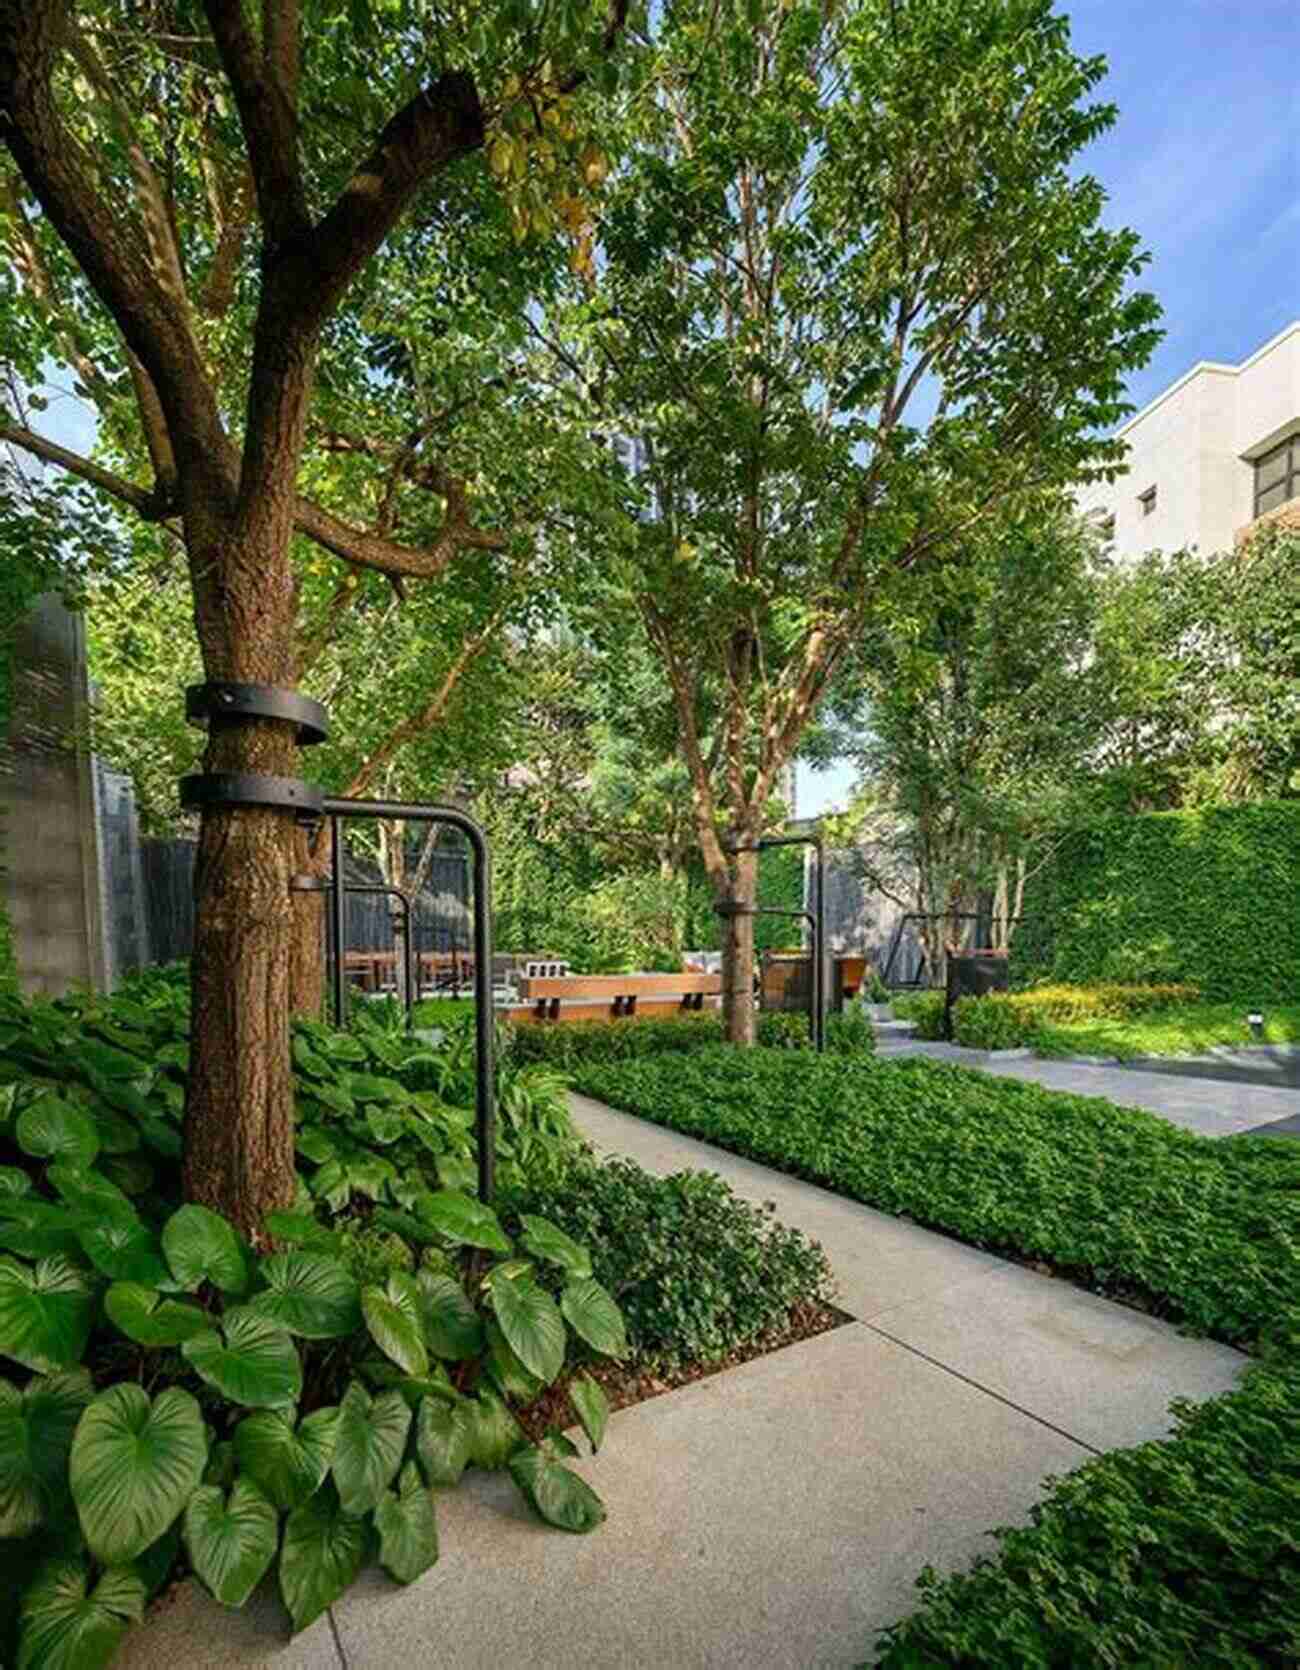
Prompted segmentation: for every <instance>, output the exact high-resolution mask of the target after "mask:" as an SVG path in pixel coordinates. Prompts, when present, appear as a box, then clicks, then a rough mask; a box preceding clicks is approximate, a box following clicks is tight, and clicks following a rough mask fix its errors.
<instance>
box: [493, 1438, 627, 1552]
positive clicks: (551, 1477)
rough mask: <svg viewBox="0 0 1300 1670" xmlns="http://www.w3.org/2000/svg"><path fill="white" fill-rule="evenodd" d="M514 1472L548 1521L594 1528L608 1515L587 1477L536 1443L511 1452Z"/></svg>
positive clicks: (562, 1526)
mask: <svg viewBox="0 0 1300 1670" xmlns="http://www.w3.org/2000/svg"><path fill="white" fill-rule="evenodd" d="M510 1476H511V1478H512V1479H513V1480H514V1481H515V1483H516V1484H517V1485H518V1486H519V1488H520V1490H521V1491H522V1492H523V1494H524V1497H525V1499H526V1500H527V1501H528V1502H530V1503H531V1504H532V1506H533V1507H534V1508H535V1509H536V1510H537V1512H538V1513H539V1514H540V1515H541V1517H542V1518H543V1519H544V1520H545V1521H546V1523H547V1524H548V1525H558V1526H559V1528H560V1529H561V1530H562V1531H577V1532H584V1531H594V1530H595V1529H596V1527H597V1525H599V1524H600V1523H601V1521H602V1520H603V1519H604V1517H605V1505H604V1503H603V1502H602V1501H601V1499H600V1497H599V1496H597V1494H596V1492H595V1491H594V1490H593V1489H592V1488H591V1486H590V1485H589V1484H588V1483H587V1481H586V1480H585V1479H580V1478H579V1477H578V1475H577V1474H576V1473H575V1472H573V1471H572V1470H571V1469H570V1468H568V1467H564V1466H561V1464H560V1463H559V1462H558V1461H552V1460H551V1459H550V1458H549V1457H548V1456H547V1455H546V1454H545V1453H544V1452H543V1451H542V1450H540V1449H538V1447H537V1446H536V1445H535V1444H529V1445H528V1446H527V1448H526V1449H521V1450H516V1451H515V1453H514V1455H512V1456H511V1458H510Z"/></svg>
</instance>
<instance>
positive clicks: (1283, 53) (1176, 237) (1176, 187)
mask: <svg viewBox="0 0 1300 1670" xmlns="http://www.w3.org/2000/svg"><path fill="white" fill-rule="evenodd" d="M1063 9H1064V10H1065V11H1067V12H1068V13H1069V15H1070V18H1071V21H1072V34H1073V39H1074V47H1075V50H1076V51H1077V52H1079V53H1081V54H1082V55H1084V56H1086V57H1091V56H1092V55H1093V54H1095V53H1101V54H1102V55H1104V57H1105V58H1106V59H1107V61H1108V63H1109V65H1110V74H1109V75H1108V77H1107V79H1106V80H1105V81H1104V82H1103V83H1102V86H1101V88H1100V89H1099V91H1098V95H1097V96H1098V97H1100V98H1102V99H1104V100H1106V101H1107V102H1110V103H1113V104H1117V105H1118V106H1119V117H1118V119H1117V121H1116V123H1115V125H1114V127H1112V128H1111V130H1110V132H1109V133H1107V134H1106V135H1105V136H1104V137H1103V138H1102V139H1100V140H1099V141H1098V142H1097V144H1096V145H1094V146H1093V147H1092V149H1091V150H1090V151H1088V152H1087V153H1085V155H1084V157H1083V158H1082V159H1081V160H1082V165H1083V166H1084V167H1085V168H1086V169H1087V170H1088V171H1089V172H1090V173H1092V174H1095V175H1096V177H1097V178H1098V179H1099V180H1100V181H1101V182H1102V184H1103V185H1104V186H1105V187H1106V190H1107V192H1108V194H1109V197H1110V202H1109V205H1108V207H1107V211H1106V221H1107V223H1108V224H1109V225H1112V226H1132V227H1134V228H1135V229H1136V230H1137V231H1138V232H1139V233H1140V234H1141V236H1142V239H1143V242H1144V243H1145V245H1146V247H1147V248H1148V249H1149V250H1150V252H1151V255H1152V260H1151V264H1150V265H1149V266H1148V267H1147V269H1146V272H1145V274H1144V275H1143V278H1142V281H1141V282H1142V287H1143V288H1144V289H1147V290H1152V291H1154V292H1155V294H1156V295H1157V296H1158V297H1159V299H1160V302H1161V305H1162V306H1163V308H1164V310H1165V317H1164V328H1165V331H1166V333H1167V334H1166V336H1165V340H1164V341H1163V342H1162V343H1161V345H1160V347H1159V348H1158V349H1157V350H1156V353H1155V355H1154V357H1153V358H1152V360H1151V362H1150V363H1149V364H1148V365H1147V366H1146V367H1145V368H1144V369H1143V370H1142V371H1140V372H1138V373H1137V374H1136V375H1135V376H1134V377H1133V378H1132V379H1131V381H1130V384H1129V398H1130V399H1131V400H1132V401H1133V403H1134V405H1136V406H1139V407H1141V406H1144V405H1145V404H1146V403H1147V402H1148V401H1149V400H1150V399H1151V398H1152V397H1153V396H1154V395H1156V394H1158V393H1159V392H1160V390H1161V389H1163V388H1166V387H1167V386H1168V385H1169V384H1170V383H1172V382H1173V381H1174V380H1175V379H1176V378H1178V377H1180V376H1182V374H1183V372H1185V371H1188V370H1190V369H1191V367H1192V366H1193V365H1195V364H1196V362H1197V360H1222V361H1227V362H1228V363H1236V362H1238V361H1240V360H1243V359H1245V358H1246V357H1247V356H1248V355H1249V354H1251V353H1253V351H1254V350H1255V349H1256V348H1258V347H1260V346H1261V345H1262V344H1263V343H1265V342H1267V341H1268V339H1269V338H1270V337H1271V336H1276V334H1277V333H1278V331H1280V330H1281V329H1282V327H1283V326H1284V325H1286V324H1289V323H1290V322H1291V320H1293V319H1295V318H1297V317H1300V0H1074V4H1073V5H1068V4H1067V5H1066V6H1065V7H1064V8H1063ZM851 786H852V773H851V771H849V770H848V768H847V767H837V768H834V769H832V770H830V771H825V772H812V771H809V770H808V769H807V768H806V767H803V766H800V768H799V791H798V794H799V811H800V813H801V814H802V815H804V816H814V815H815V814H816V813H817V812H819V811H822V810H823V809H824V808H825V807H827V806H830V805H837V804H842V803H843V801H844V798H845V796H846V795H847V793H848V791H849V789H850V788H851Z"/></svg>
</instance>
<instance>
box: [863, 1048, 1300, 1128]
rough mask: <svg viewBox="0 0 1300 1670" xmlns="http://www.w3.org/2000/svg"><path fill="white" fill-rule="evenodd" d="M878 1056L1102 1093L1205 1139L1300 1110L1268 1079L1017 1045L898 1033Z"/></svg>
mask: <svg viewBox="0 0 1300 1670" xmlns="http://www.w3.org/2000/svg"><path fill="white" fill-rule="evenodd" d="M878 1053H879V1055H880V1057H881V1059H882V1060H886V1061H888V1060H894V1059H897V1058H898V1057H902V1056H913V1055H919V1056H924V1057H925V1058H926V1059H927V1060H930V1061H950V1062H953V1063H954V1064H955V1065H957V1066H960V1067H973V1068H976V1069H977V1070H978V1071H980V1072H983V1073H996V1074H997V1075H998V1076H999V1077H1000V1078H1008V1079H1029V1080H1031V1081H1032V1082H1033V1083H1035V1084H1041V1085H1044V1086H1046V1088H1047V1089H1049V1090H1068V1091H1070V1092H1071V1093H1072V1094H1074V1095H1075V1096H1104V1097H1105V1098H1106V1100H1107V1101H1109V1102H1115V1103H1117V1104H1118V1105H1119V1106H1120V1107H1126V1108H1145V1109H1146V1110H1147V1112H1148V1113H1158V1114H1159V1115H1160V1117H1161V1118H1162V1119H1167V1120H1168V1121H1169V1123H1170V1124H1171V1125H1181V1126H1182V1128H1183V1129H1184V1130H1185V1131H1199V1132H1200V1134H1201V1135H1202V1136H1211V1137H1226V1136H1240V1135H1242V1134H1244V1133H1245V1132H1247V1131H1250V1132H1256V1131H1258V1130H1259V1129H1260V1127H1262V1126H1268V1125H1273V1124H1275V1123H1277V1122H1278V1121H1280V1120H1288V1119H1292V1118H1294V1117H1295V1115H1296V1114H1297V1113H1300V1093H1297V1092H1296V1091H1294V1090H1286V1089H1282V1088H1280V1087H1278V1086H1276V1085H1271V1084H1233V1083H1229V1082H1227V1081H1225V1080H1223V1079H1209V1078H1205V1079H1197V1078H1187V1077H1182V1076H1177V1075H1175V1074H1172V1073H1169V1074H1162V1073H1152V1072H1138V1071H1135V1070H1134V1069H1132V1068H1126V1067H1119V1066H1114V1067H1112V1066H1109V1065H1106V1064H1103V1063H1100V1062H1099V1063H1097V1064H1096V1065H1094V1064H1093V1063H1091V1062H1083V1061H1047V1060H1043V1059H1041V1058H1040V1057H1038V1056H1033V1055H1028V1054H1023V1053H1022V1052H1020V1051H1019V1050H1016V1051H1008V1052H1006V1053H1005V1054H999V1053H996V1052H994V1053H992V1054H990V1053H989V1052H987V1051H984V1050H967V1049H961V1048H960V1047H959V1046H958V1045H956V1044H944V1043H934V1042H929V1041H926V1040H920V1039H911V1038H900V1039H896V1040H895V1039H891V1040H890V1041H888V1042H885V1043H882V1044H881V1045H880V1046H879V1048H878Z"/></svg>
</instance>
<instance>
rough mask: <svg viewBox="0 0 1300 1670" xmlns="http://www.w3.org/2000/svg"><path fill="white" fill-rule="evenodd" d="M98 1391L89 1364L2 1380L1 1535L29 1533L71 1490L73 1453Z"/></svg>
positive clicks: (9, 1536)
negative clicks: (20, 1380) (17, 1381)
mask: <svg viewBox="0 0 1300 1670" xmlns="http://www.w3.org/2000/svg"><path fill="white" fill-rule="evenodd" d="M93 1396H94V1388H93V1387H92V1386H91V1383H90V1376H89V1375H88V1374H87V1373H86V1372H85V1370H84V1369H74V1370H72V1371H70V1372H69V1373H67V1374H53V1375H50V1376H48V1377H47V1378H40V1379H36V1380H31V1381H29V1382H28V1384H27V1386H26V1388H25V1389H24V1390H23V1391H21V1392H20V1391H19V1390H18V1388H17V1387H16V1386H13V1385H11V1384H10V1383H9V1381H7V1380H0V1538H4V1539H7V1538H11V1537H24V1536H26V1535H27V1533H28V1532H29V1531H34V1530H35V1529H36V1527H37V1526H38V1525H40V1524H41V1523H42V1521H43V1520H45V1519H46V1518H47V1517H48V1515H49V1514H50V1512H51V1510H52V1509H54V1508H56V1507H57V1506H58V1505H59V1504H60V1503H62V1502H63V1501H64V1500H65V1499H66V1497H67V1493H68V1454H69V1452H70V1451H71V1449H72V1434H73V1432H74V1430H75V1429H76V1425H77V1422H78V1421H79V1420H80V1418H81V1411H82V1410H83V1409H84V1408H85V1407H86V1405H87V1404H88V1403H89V1402H90V1400H91V1398H92V1397H93Z"/></svg>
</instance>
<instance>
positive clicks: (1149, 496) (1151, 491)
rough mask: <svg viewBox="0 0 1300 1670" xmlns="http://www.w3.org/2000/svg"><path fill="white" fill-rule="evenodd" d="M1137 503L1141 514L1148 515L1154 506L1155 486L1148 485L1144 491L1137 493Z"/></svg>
mask: <svg viewBox="0 0 1300 1670" xmlns="http://www.w3.org/2000/svg"><path fill="white" fill-rule="evenodd" d="M1138 503H1139V504H1140V505H1141V506H1142V514H1143V515H1144V516H1150V514H1151V512H1152V511H1153V510H1154V509H1155V508H1156V490H1155V488H1154V487H1148V488H1147V490H1146V492H1145V493H1139V494H1138Z"/></svg>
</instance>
